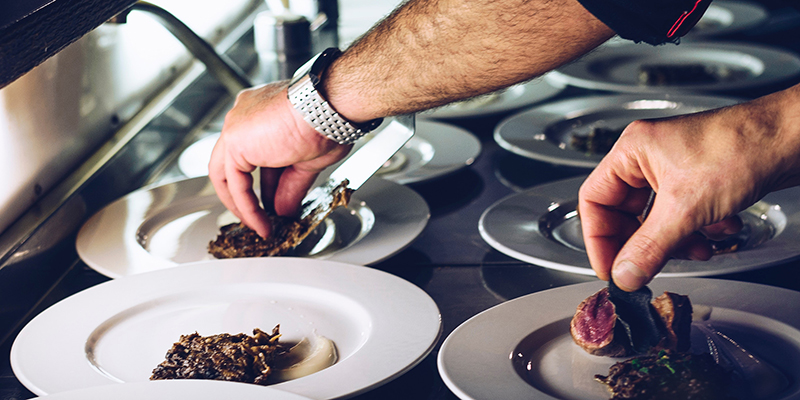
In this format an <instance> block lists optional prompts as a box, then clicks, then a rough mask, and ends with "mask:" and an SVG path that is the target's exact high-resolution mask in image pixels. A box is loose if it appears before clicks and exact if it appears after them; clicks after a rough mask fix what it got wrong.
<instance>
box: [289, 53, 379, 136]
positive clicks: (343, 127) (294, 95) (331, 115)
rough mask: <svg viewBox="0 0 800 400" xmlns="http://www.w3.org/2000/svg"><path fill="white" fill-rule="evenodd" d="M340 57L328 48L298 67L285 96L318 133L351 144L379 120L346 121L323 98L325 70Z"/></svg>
mask: <svg viewBox="0 0 800 400" xmlns="http://www.w3.org/2000/svg"><path fill="white" fill-rule="evenodd" d="M340 54H341V52H340V51H339V49H336V48H329V49H327V50H325V51H323V52H322V53H320V54H318V55H317V56H315V57H314V58H312V59H311V60H309V61H308V62H307V63H306V64H305V65H303V66H302V67H300V69H298V70H297V72H295V74H294V77H293V78H292V80H291V81H290V83H289V89H288V97H289V101H290V102H291V103H292V106H293V107H294V108H295V109H296V110H298V111H299V112H300V113H301V114H302V115H303V119H304V120H305V121H306V122H307V123H308V124H309V125H311V126H312V127H313V128H314V129H315V130H317V131H318V132H319V133H321V134H323V135H325V136H327V137H328V138H329V139H331V140H333V141H335V142H337V143H339V144H352V143H354V142H355V141H356V140H358V139H359V138H361V137H362V136H363V135H365V134H366V133H367V132H369V131H371V130H373V129H375V128H377V127H378V126H379V125H380V124H381V122H382V120H381V119H374V120H370V121H366V122H361V123H359V122H356V121H351V120H348V119H347V118H346V117H345V116H344V115H342V114H340V113H339V112H338V111H337V110H336V109H335V108H333V105H332V104H331V103H330V102H328V99H326V98H325V97H324V96H325V95H324V94H323V93H325V89H324V82H325V80H326V79H327V76H326V70H327V69H328V67H329V66H330V65H331V64H332V63H333V61H335V60H336V58H338V57H339V55H340Z"/></svg>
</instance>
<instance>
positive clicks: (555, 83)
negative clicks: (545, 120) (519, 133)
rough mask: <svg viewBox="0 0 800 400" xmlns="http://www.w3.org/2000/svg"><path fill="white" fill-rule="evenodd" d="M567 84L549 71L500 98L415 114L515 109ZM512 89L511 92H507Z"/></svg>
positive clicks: (454, 115) (436, 116) (551, 94)
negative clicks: (475, 105) (478, 104)
mask: <svg viewBox="0 0 800 400" xmlns="http://www.w3.org/2000/svg"><path fill="white" fill-rule="evenodd" d="M566 87H567V84H566V83H564V82H563V81H562V80H560V79H551V77H550V73H547V74H544V75H542V76H540V77H537V78H535V79H532V80H530V81H528V82H524V83H520V84H517V85H513V86H511V87H509V88H508V89H506V90H505V91H504V92H503V93H501V94H500V98H499V99H497V100H495V101H492V102H491V103H489V104H485V105H483V106H480V107H475V108H458V107H451V106H444V107H439V108H434V109H431V110H428V111H424V112H421V113H418V114H417V118H419V119H429V118H433V119H459V118H470V117H484V116H488V115H492V114H498V113H502V112H506V111H511V110H515V109H517V108H522V107H525V106H529V105H532V104H535V103H538V102H542V101H545V100H547V99H550V98H552V97H555V96H557V95H559V94H560V93H561V92H563V91H564V89H566ZM509 91H512V93H509Z"/></svg>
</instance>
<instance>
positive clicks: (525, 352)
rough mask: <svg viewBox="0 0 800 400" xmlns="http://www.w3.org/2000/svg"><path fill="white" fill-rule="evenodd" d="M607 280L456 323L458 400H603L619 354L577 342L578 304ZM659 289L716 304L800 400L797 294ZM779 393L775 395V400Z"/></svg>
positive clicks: (451, 351) (705, 283)
mask: <svg viewBox="0 0 800 400" xmlns="http://www.w3.org/2000/svg"><path fill="white" fill-rule="evenodd" d="M604 286H606V283H605V282H601V281H597V282H589V283H581V284H576V285H571V286H566V287H560V288H556V289H550V290H546V291H543V292H538V293H534V294H531V295H527V296H523V297H519V298H517V299H514V300H510V301H507V302H505V303H502V304H500V305H498V306H495V307H493V308H490V309H489V310H486V311H484V312H482V313H480V314H478V315H476V316H474V317H472V318H471V319H469V320H467V321H466V322H464V323H463V324H461V326H459V327H458V328H456V329H455V330H454V331H453V332H452V333H451V334H450V335H449V336H448V337H447V339H446V340H445V341H444V343H443V344H442V347H441V349H440V351H439V356H438V365H439V373H440V374H441V376H442V379H444V382H445V384H447V387H448V388H450V390H452V391H453V392H454V393H455V394H456V395H457V396H458V397H459V398H461V399H472V400H506V399H508V400H517V399H531V400H545V399H548V400H550V399H561V400H578V399H579V400H606V399H608V397H609V395H608V392H607V390H606V389H605V387H604V386H603V385H601V384H600V383H597V382H595V381H594V380H593V377H594V374H598V373H599V374H603V375H607V374H608V368H609V367H610V366H611V365H612V364H613V363H614V362H616V361H619V359H613V358H608V357H597V356H591V355H589V354H587V353H586V352H584V351H583V350H582V349H580V348H579V347H578V346H577V345H575V344H574V343H573V341H572V338H571V337H570V334H569V322H570V320H571V319H572V316H573V314H574V313H575V309H576V308H577V306H578V304H579V303H580V302H581V301H582V300H583V299H585V298H586V297H588V296H589V295H591V294H593V293H594V292H596V291H597V290H599V289H601V288H602V287H604ZM650 288H651V289H652V290H653V293H654V294H655V295H658V294H660V293H662V292H663V291H671V292H675V293H679V294H683V295H688V296H689V298H690V299H691V300H692V303H693V304H695V305H700V304H702V305H707V306H711V307H712V312H711V318H710V320H709V322H711V323H712V324H714V325H715V326H716V327H718V328H719V329H720V330H721V331H723V332H725V333H727V334H728V335H729V336H731V337H732V338H733V339H735V340H737V341H738V342H739V343H740V344H741V345H742V347H744V348H745V349H748V350H749V351H751V352H752V353H754V354H756V355H758V356H760V357H761V358H762V359H765V360H766V361H767V362H769V363H771V364H773V365H774V366H776V367H778V369H779V370H780V371H781V372H783V373H784V374H787V375H788V376H789V377H790V379H791V380H792V381H793V383H792V386H791V387H790V388H789V389H788V390H787V392H786V393H784V394H783V395H782V396H779V397H778V399H781V400H787V399H797V398H800V390H798V381H800V330H798V329H800V293H798V292H795V291H791V290H786V289H779V288H775V287H771V286H765V285H757V284H752V283H744V282H736V281H727V280H714V279H685V278H657V279H656V280H654V281H653V282H652V283H651V284H650ZM778 399H775V400H778Z"/></svg>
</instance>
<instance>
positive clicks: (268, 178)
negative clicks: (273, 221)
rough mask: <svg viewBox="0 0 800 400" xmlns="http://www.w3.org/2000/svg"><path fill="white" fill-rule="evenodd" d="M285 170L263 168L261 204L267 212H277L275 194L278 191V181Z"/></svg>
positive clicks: (260, 174)
mask: <svg viewBox="0 0 800 400" xmlns="http://www.w3.org/2000/svg"><path fill="white" fill-rule="evenodd" d="M283 170H284V168H268V167H261V168H260V170H259V176H260V177H261V178H260V179H261V204H262V205H263V206H264V210H266V211H267V212H270V211H271V212H275V192H276V191H277V190H278V181H279V180H280V178H281V174H282V173H283Z"/></svg>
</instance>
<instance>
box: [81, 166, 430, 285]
mask: <svg viewBox="0 0 800 400" xmlns="http://www.w3.org/2000/svg"><path fill="white" fill-rule="evenodd" d="M162 193H163V195H162ZM214 193H215V192H214V190H213V186H211V183H210V181H209V180H208V177H207V176H201V177H197V178H190V179H185V180H179V181H175V182H171V183H166V184H159V185H153V186H149V187H145V188H142V189H139V190H136V191H134V192H131V193H129V194H127V195H125V196H123V197H122V198H120V199H118V200H116V201H114V202H112V203H110V204H109V205H107V206H105V207H104V208H103V209H101V210H100V211H98V212H97V213H95V214H94V215H93V216H92V217H90V218H89V219H88V220H87V221H86V222H85V223H84V225H83V226H82V227H81V229H80V230H79V232H78V236H77V238H76V240H75V245H76V249H77V252H78V255H79V256H80V258H81V259H82V260H83V261H84V262H85V263H86V264H87V265H88V266H89V267H91V268H92V269H94V270H96V271H97V272H99V273H101V274H103V275H105V276H108V277H110V278H118V277H120V276H125V275H128V274H131V273H139V272H146V271H152V270H156V269H161V268H169V267H173V266H176V265H178V264H177V263H175V262H173V261H171V260H166V259H163V258H159V257H156V256H154V255H153V254H151V253H150V252H148V251H147V250H145V249H144V248H143V247H142V246H141V245H140V244H139V242H138V241H137V238H136V234H137V230H138V229H139V227H140V226H141V225H142V224H143V223H145V222H146V221H148V219H150V218H151V217H152V216H154V215H158V214H159V213H161V212H162V211H164V210H169V209H170V207H171V204H172V203H173V202H175V201H179V200H188V199H191V198H193V197H197V198H200V197H201V196H203V197H205V196H213V197H214V198H216V194H214ZM387 193H389V194H391V196H390V197H391V198H393V199H401V200H402V202H401V203H400V204H399V206H397V207H391V205H387V204H383V203H382V202H380V201H370V199H374V198H375V197H378V196H387ZM165 196H166V197H168V196H173V197H172V200H170V202H168V203H166V204H163V203H159V204H156V202H158V201H163V198H164V197H165ZM176 196H177V197H176ZM154 199H155V200H154ZM211 201H214V200H211ZM217 201H218V200H217ZM361 201H364V202H367V206H368V207H370V209H372V210H373V212H374V213H375V216H376V218H375V224H374V225H373V227H372V230H371V231H370V232H368V233H367V235H365V236H364V237H363V238H362V239H361V240H360V241H358V242H356V243H353V244H352V245H350V246H348V247H346V248H344V249H341V250H339V251H336V252H334V253H332V254H330V255H328V256H326V257H324V259H327V260H331V261H340V262H345V263H350V264H358V265H371V264H375V263H378V262H380V261H383V260H385V259H387V258H389V257H391V256H392V255H394V254H397V253H398V252H400V251H402V250H403V249H405V248H406V247H408V246H409V245H410V244H411V243H412V242H413V241H414V240H415V239H416V238H417V237H418V236H419V235H420V233H422V230H423V229H424V228H425V226H426V225H427V223H428V219H429V218H430V209H429V207H428V205H427V203H426V202H425V200H424V199H423V198H422V197H421V196H420V195H419V194H418V193H416V192H415V191H413V190H411V189H409V188H407V187H405V186H402V185H400V184H397V183H394V182H390V181H387V180H383V179H380V178H377V177H373V178H371V179H370V180H368V181H367V182H366V183H365V184H364V185H363V186H362V187H361V188H360V189H359V190H358V191H356V192H355V193H354V194H353V197H352V199H351V202H354V203H353V204H355V203H356V202H361ZM134 205H135V207H133V206H134ZM395 205H396V204H395ZM130 207H133V208H137V209H141V208H146V211H145V212H144V214H140V215H138V216H137V217H136V218H133V219H131V218H128V219H126V220H125V221H117V220H116V218H117V217H115V215H117V214H115V213H119V214H121V215H125V214H124V213H125V212H128V209H129V208H130ZM398 211H400V212H402V215H403V216H404V217H405V218H402V219H400V218H386V217H389V216H392V215H394V213H396V212H398ZM109 214H113V215H109ZM379 217H380V218H379ZM108 218H111V219H110V221H111V222H109V219H108ZM104 221H105V222H104ZM387 221H388V222H387ZM110 223H113V224H116V226H109V225H108V224H110ZM120 225H121V226H120ZM216 235H217V232H213V233H211V232H209V235H208V236H209V241H210V240H213V239H214V237H216ZM98 238H105V239H103V240H104V241H103V242H100V241H99V239H98ZM108 238H111V239H110V240H111V242H108V241H107V240H109V239H108ZM109 243H110V244H111V245H113V246H111V247H108V246H105V245H106V244H109ZM110 248H113V249H114V250H113V253H110V252H109V249H110ZM202 251H203V252H205V249H202ZM209 258H210V256H209Z"/></svg>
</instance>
